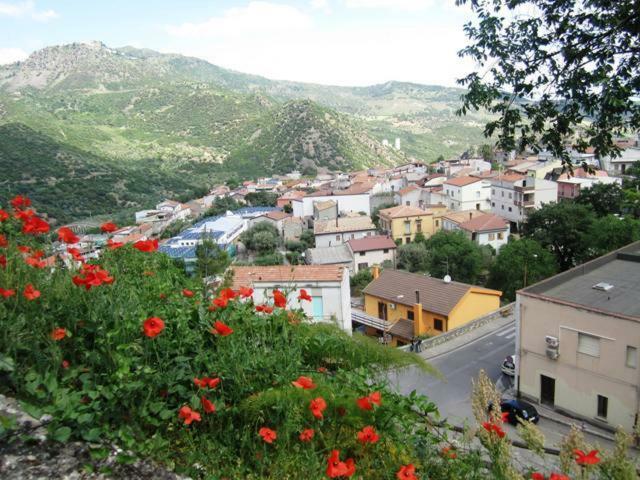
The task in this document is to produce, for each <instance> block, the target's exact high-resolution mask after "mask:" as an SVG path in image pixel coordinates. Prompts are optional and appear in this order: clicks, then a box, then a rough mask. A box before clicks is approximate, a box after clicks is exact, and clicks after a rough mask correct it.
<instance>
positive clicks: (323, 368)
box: [316, 367, 329, 373]
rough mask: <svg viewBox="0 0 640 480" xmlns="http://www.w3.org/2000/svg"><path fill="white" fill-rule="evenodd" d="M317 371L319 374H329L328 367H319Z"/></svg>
mask: <svg viewBox="0 0 640 480" xmlns="http://www.w3.org/2000/svg"><path fill="white" fill-rule="evenodd" d="M316 370H317V372H318V373H327V372H328V371H329V370H327V367H318V368H317V369H316Z"/></svg>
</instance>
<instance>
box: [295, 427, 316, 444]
mask: <svg viewBox="0 0 640 480" xmlns="http://www.w3.org/2000/svg"><path fill="white" fill-rule="evenodd" d="M315 434H316V432H315V431H314V430H313V428H307V429H306V430H303V431H302V432H300V436H299V437H298V438H300V441H301V442H310V441H311V439H312V438H313V436H314V435H315Z"/></svg>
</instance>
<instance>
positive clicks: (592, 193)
mask: <svg viewBox="0 0 640 480" xmlns="http://www.w3.org/2000/svg"><path fill="white" fill-rule="evenodd" d="M576 202H578V203H579V204H581V205H587V206H590V207H591V208H592V209H593V211H594V213H595V214H596V215H597V216H599V217H603V216H605V215H609V214H612V213H620V212H622V204H623V202H624V192H623V191H622V188H620V186H619V185H618V184H617V183H596V184H594V185H593V186H592V187H591V188H585V189H583V190H580V195H579V196H578V197H577V198H576Z"/></svg>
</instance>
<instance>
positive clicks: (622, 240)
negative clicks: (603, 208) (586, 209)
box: [589, 215, 640, 258]
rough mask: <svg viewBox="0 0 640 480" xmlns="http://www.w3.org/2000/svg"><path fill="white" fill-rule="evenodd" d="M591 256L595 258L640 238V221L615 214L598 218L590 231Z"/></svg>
mask: <svg viewBox="0 0 640 480" xmlns="http://www.w3.org/2000/svg"><path fill="white" fill-rule="evenodd" d="M589 238H590V242H591V251H590V255H589V256H590V257H592V258H595V257H599V256H601V255H604V254H605V253H608V252H610V251H612V250H615V249H617V248H621V247H624V246H625V245H628V244H630V243H632V242H635V241H636V240H638V239H640V221H638V220H635V219H633V218H620V217H616V216H614V215H607V216H606V217H602V218H598V219H596V220H595V221H594V222H593V224H592V225H591V229H590V231H589Z"/></svg>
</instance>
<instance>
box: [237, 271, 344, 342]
mask: <svg viewBox="0 0 640 480" xmlns="http://www.w3.org/2000/svg"><path fill="white" fill-rule="evenodd" d="M232 270H233V273H234V275H233V285H232V288H234V289H238V288H240V287H243V286H244V287H251V288H253V301H254V303H255V304H256V305H259V304H263V303H269V304H271V305H273V290H274V289H278V290H280V291H282V292H283V293H284V294H285V295H287V300H288V302H287V308H289V309H299V308H301V309H302V310H303V311H304V313H305V314H306V316H307V318H309V319H311V320H312V321H313V322H331V323H335V324H336V325H337V326H338V327H340V328H342V329H343V330H345V331H346V332H349V333H351V331H352V330H351V288H350V285H349V269H348V268H345V267H342V266H339V265H277V266H270V267H257V266H250V267H233V268H232ZM303 288H304V289H305V290H306V291H307V293H308V294H309V295H310V296H311V298H312V301H310V302H309V301H300V300H298V296H299V294H300V289H303Z"/></svg>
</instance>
